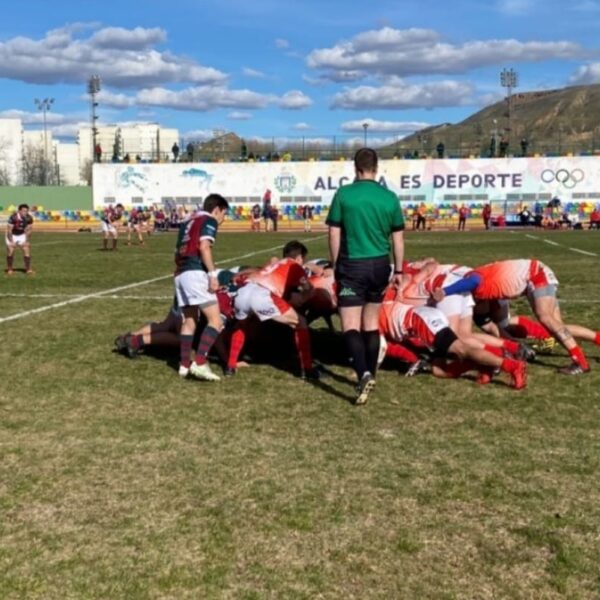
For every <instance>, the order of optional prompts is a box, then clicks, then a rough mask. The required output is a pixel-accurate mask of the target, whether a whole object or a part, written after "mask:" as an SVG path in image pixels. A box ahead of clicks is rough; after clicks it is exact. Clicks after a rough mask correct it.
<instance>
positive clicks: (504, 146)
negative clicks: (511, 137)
mask: <svg viewBox="0 0 600 600" xmlns="http://www.w3.org/2000/svg"><path fill="white" fill-rule="evenodd" d="M508 145H509V144H508V140H507V139H505V138H501V140H500V144H499V146H498V149H499V151H500V152H499V154H498V156H500V157H501V158H505V157H506V156H507V155H508Z"/></svg>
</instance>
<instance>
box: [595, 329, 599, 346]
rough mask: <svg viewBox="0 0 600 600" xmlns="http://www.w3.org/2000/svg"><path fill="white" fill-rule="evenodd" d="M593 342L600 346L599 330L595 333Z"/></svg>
mask: <svg viewBox="0 0 600 600" xmlns="http://www.w3.org/2000/svg"><path fill="white" fill-rule="evenodd" d="M594 344H596V346H600V331H599V332H598V333H597V334H596V337H595V338H594Z"/></svg>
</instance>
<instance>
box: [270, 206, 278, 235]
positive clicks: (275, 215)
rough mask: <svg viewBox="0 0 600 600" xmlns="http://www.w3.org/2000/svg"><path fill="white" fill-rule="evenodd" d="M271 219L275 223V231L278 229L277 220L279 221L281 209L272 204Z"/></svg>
mask: <svg viewBox="0 0 600 600" xmlns="http://www.w3.org/2000/svg"><path fill="white" fill-rule="evenodd" d="M271 221H272V223H273V231H277V221H279V209H278V208H277V207H276V206H271Z"/></svg>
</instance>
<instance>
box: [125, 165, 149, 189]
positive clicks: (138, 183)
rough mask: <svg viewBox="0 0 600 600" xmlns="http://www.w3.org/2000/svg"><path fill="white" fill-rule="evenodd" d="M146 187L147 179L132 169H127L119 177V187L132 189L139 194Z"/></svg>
mask: <svg viewBox="0 0 600 600" xmlns="http://www.w3.org/2000/svg"><path fill="white" fill-rule="evenodd" d="M147 186H148V178H147V177H146V176H145V175H144V174H143V173H140V172H139V171H136V170H135V169H134V168H133V167H127V168H126V169H125V170H124V171H123V172H122V173H121V175H119V187H122V188H128V187H134V188H136V189H138V190H139V191H140V192H144V191H145V190H146V187H147Z"/></svg>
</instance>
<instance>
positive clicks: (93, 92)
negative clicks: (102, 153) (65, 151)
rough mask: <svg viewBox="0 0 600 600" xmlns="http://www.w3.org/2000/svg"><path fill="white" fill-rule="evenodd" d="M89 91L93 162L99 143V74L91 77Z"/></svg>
mask: <svg viewBox="0 0 600 600" xmlns="http://www.w3.org/2000/svg"><path fill="white" fill-rule="evenodd" d="M87 91H88V94H89V95H90V109H91V111H90V112H91V121H92V162H96V146H97V143H98V127H96V122H97V121H98V115H97V114H96V108H97V106H98V102H97V100H96V96H97V95H98V92H99V91H100V77H99V76H98V75H92V76H91V77H90V78H89V80H88V89H87Z"/></svg>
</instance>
